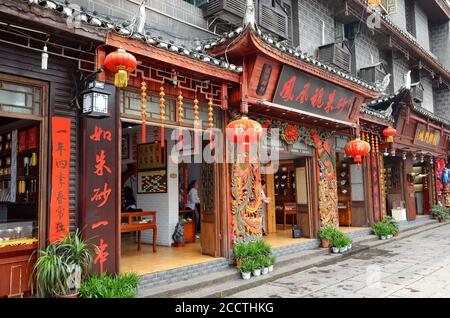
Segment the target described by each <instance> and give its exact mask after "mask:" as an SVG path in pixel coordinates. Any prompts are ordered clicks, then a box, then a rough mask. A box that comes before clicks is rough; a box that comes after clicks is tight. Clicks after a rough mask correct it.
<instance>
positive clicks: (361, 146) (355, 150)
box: [344, 138, 370, 169]
mask: <svg viewBox="0 0 450 318" xmlns="http://www.w3.org/2000/svg"><path fill="white" fill-rule="evenodd" d="M344 150H345V153H346V154H347V155H349V156H352V157H353V158H354V161H355V163H357V164H358V169H360V168H361V166H360V165H361V162H362V157H364V156H367V155H368V154H369V152H370V144H369V143H368V142H366V141H363V140H361V139H359V138H357V139H355V140H352V141H349V142H348V143H347V144H346V145H345V148H344Z"/></svg>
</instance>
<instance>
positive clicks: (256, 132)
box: [227, 116, 262, 144]
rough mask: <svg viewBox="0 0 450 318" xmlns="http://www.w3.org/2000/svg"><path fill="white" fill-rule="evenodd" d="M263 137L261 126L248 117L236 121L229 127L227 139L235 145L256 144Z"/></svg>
mask: <svg viewBox="0 0 450 318" xmlns="http://www.w3.org/2000/svg"><path fill="white" fill-rule="evenodd" d="M261 136H262V127H261V125H260V124H259V123H258V122H257V121H254V120H251V119H249V118H248V117H247V116H242V118H241V119H238V120H234V121H232V122H231V123H229V124H228V126H227V139H228V140H229V141H231V142H232V143H235V144H238V143H239V144H241V143H246V144H248V143H251V142H256V141H258V140H259V138H261Z"/></svg>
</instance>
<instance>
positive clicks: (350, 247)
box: [346, 237, 353, 251]
mask: <svg viewBox="0 0 450 318" xmlns="http://www.w3.org/2000/svg"><path fill="white" fill-rule="evenodd" d="M346 238H347V250H348V251H350V250H351V249H352V247H353V240H352V239H351V238H349V237H346Z"/></svg>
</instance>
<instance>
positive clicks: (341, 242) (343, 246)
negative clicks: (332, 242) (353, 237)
mask: <svg viewBox="0 0 450 318" xmlns="http://www.w3.org/2000/svg"><path fill="white" fill-rule="evenodd" d="M347 243H348V240H347V237H345V236H342V237H340V238H339V239H338V240H337V243H336V246H337V247H339V253H345V252H347Z"/></svg>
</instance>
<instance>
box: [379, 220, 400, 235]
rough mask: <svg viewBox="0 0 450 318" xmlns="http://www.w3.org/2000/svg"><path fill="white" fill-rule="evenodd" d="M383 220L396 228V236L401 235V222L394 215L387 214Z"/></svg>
mask: <svg viewBox="0 0 450 318" xmlns="http://www.w3.org/2000/svg"><path fill="white" fill-rule="evenodd" d="M382 222H383V223H386V224H388V225H390V226H391V227H392V228H394V229H395V231H394V233H393V235H394V236H399V235H400V224H399V223H398V221H397V220H396V219H394V218H393V217H392V216H385V217H384V218H383V221H382Z"/></svg>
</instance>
